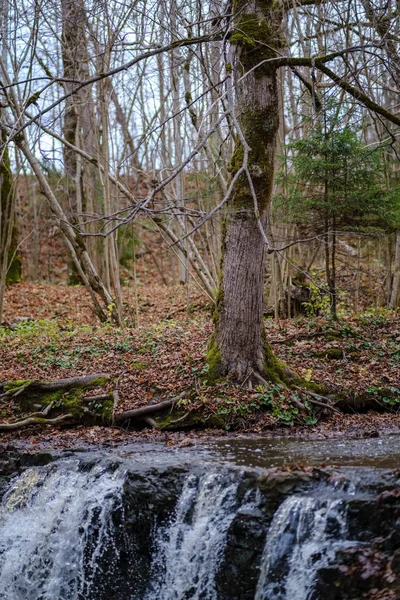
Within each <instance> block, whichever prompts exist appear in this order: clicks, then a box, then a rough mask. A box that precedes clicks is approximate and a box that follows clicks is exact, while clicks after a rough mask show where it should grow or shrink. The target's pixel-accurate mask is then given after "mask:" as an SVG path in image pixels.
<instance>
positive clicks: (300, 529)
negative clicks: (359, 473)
mask: <svg viewBox="0 0 400 600" xmlns="http://www.w3.org/2000/svg"><path fill="white" fill-rule="evenodd" d="M240 479H241V477H240V475H239V474H238V473H237V472H234V471H232V472H218V471H217V472H215V471H213V470H212V469H209V470H208V471H206V472H203V473H201V474H193V473H189V474H188V475H187V476H186V479H185V482H184V485H183V488H182V491H181V494H180V497H179V499H178V501H177V504H176V507H175V510H174V514H173V515H172V516H171V519H170V521H169V523H168V524H167V525H166V526H163V527H161V528H160V527H159V528H158V529H157V528H156V527H154V528H153V536H150V537H151V539H150V540H149V545H150V546H152V545H153V547H154V543H155V547H156V551H155V553H154V554H153V559H152V568H151V569H150V570H151V573H150V572H149V581H151V582H152V584H151V588H150V589H148V591H147V592H145V593H144V594H143V592H140V593H138V592H137V591H135V590H134V589H132V590H130V589H129V590H128V591H125V592H124V595H123V598H122V597H121V598H119V597H117V596H115V598H110V600H127V597H129V600H141V599H144V600H218V590H217V584H216V576H217V574H218V570H219V568H220V565H221V561H222V559H223V556H224V552H225V548H226V538H227V533H228V530H229V527H230V525H231V524H232V522H233V520H234V518H235V517H236V516H237V514H238V511H239V510H241V511H243V510H246V509H247V508H251V509H254V508H256V507H257V506H258V505H259V502H260V497H258V500H257V499H256V500H255V502H254V503H250V504H247V501H246V499H244V500H242V501H240V500H239V499H238V486H239V483H240ZM124 481H125V470H124V469H123V468H122V466H120V467H119V468H117V469H115V470H110V469H108V468H106V467H104V466H102V465H95V466H93V467H92V468H87V469H84V470H82V469H81V468H80V465H79V462H78V461H76V460H67V461H61V462H58V463H54V464H52V465H49V466H47V467H43V468H41V469H35V468H34V469H28V470H27V471H25V473H23V474H22V475H21V476H19V477H17V478H16V479H14V480H13V482H12V483H11V485H10V487H9V489H8V491H7V492H6V494H5V496H4V497H3V499H2V502H1V504H0V599H1V600H87V598H92V597H93V598H94V597H96V595H97V592H96V591H95V586H94V583H93V582H94V580H95V578H96V579H97V583H98V582H99V581H100V585H101V582H102V576H103V572H102V571H101V566H100V565H101V564H102V561H101V560H100V559H101V558H102V557H103V556H104V552H105V551H107V550H108V551H109V554H108V555H107V556H108V557H112V560H113V561H115V565H116V568H117V571H118V564H119V562H120V558H119V554H118V549H117V547H116V546H115V545H114V539H115V537H114V523H113V514H115V511H116V510H119V514H120V515H121V516H122V523H123V518H124V513H123V506H122V494H123V489H124ZM140 510H141V507H140V506H138V511H139V512H140ZM150 514H151V511H150ZM345 534H346V518H345V515H344V505H343V503H342V502H341V501H339V500H320V499H315V498H313V497H308V496H292V497H289V498H287V499H286V500H285V501H284V502H283V503H282V505H281V506H280V507H279V509H278V510H277V512H276V514H275V515H274V518H273V520H272V523H271V525H270V528H269V531H268V534H267V539H266V543H265V548H264V551H263V555H262V558H261V568H260V576H259V581H258V584H257V590H256V594H255V600H310V598H311V597H312V592H313V587H314V584H315V579H316V574H317V571H318V569H319V568H321V567H322V566H324V565H326V564H327V562H328V560H329V557H330V556H331V555H332V554H333V553H334V551H335V547H337V544H338V543H340V541H341V540H344V539H345ZM107 560H108V558H107ZM121 560H123V559H121ZM103 563H104V561H103ZM113 564H114V563H113ZM133 568H134V566H133ZM111 572H112V573H113V574H114V575H115V577H118V573H117V572H116V571H115V573H114V571H113V570H111ZM114 575H113V576H114Z"/></svg>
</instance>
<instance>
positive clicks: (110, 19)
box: [0, 0, 400, 326]
mask: <svg viewBox="0 0 400 600" xmlns="http://www.w3.org/2000/svg"><path fill="white" fill-rule="evenodd" d="M251 4H252V5H255V6H251V7H250V8H249V6H250V5H251ZM278 4H279V16H278V18H279V21H280V32H281V34H282V35H283V36H284V39H283V40H279V44H278V43H277V42H276V39H274V37H273V36H272V37H271V46H272V47H273V50H274V52H273V53H272V54H271V52H270V53H269V54H268V55H267V54H266V52H265V50H263V47H264V46H265V42H262V43H261V42H260V44H261V45H258V42H259V40H258V37H260V39H261V33H260V35H259V36H258V37H257V27H259V28H260V27H261V25H260V23H261V21H260V22H259V23H258V22H257V19H254V18H253V19H250V18H247V17H246V15H247V16H248V15H250V14H253V13H254V14H257V11H260V10H261V11H265V10H275V11H277V10H278V9H277V8H276V6H277V5H278ZM247 5H248V6H247ZM257 5H259V6H257ZM264 5H265V6H264ZM270 5H271V6H270ZM272 5H274V6H275V5H276V6H275V8H274V7H273V6H272ZM260 7H261V8H260ZM399 8H400V7H399V2H398V1H396V0H376V1H372V0H350V1H346V2H343V1H341V0H332V1H331V0H330V1H318V2H311V1H308V0H299V1H296V0H293V1H292V0H287V1H285V2H282V3H273V2H269V1H267V0H266V1H265V2H253V3H251V2H247V3H246V2H233V3H229V2H228V3H226V2H222V1H219V0H210V1H209V2H199V1H196V0H187V1H182V0H165V1H164V0H162V1H161V2H151V1H147V0H140V1H135V0H133V1H132V2H126V3H125V2H119V1H114V0H110V1H109V2H107V3H105V2H103V1H102V0H90V1H87V0H61V2H53V1H52V0H36V1H35V2H28V1H26V2H25V1H24V0H18V2H17V1H13V0H1V2H0V11H1V12H0V16H1V21H0V26H1V59H0V85H1V87H0V127H1V139H2V144H1V155H0V156H1V163H0V176H1V192H2V193H1V203H0V206H1V210H0V321H1V312H2V299H3V293H4V287H5V285H6V284H10V285H11V284H13V283H15V282H18V281H20V280H21V279H22V280H24V281H47V282H51V283H62V284H67V283H68V284H76V283H81V284H84V285H85V286H86V288H87V289H88V290H89V292H90V294H91V298H92V305H93V310H95V312H96V314H97V315H98V316H99V318H100V319H101V320H102V321H107V320H108V321H111V322H115V323H116V324H118V325H124V323H125V324H129V326H132V325H135V324H138V323H139V322H140V302H139V296H140V290H141V289H143V287H145V286H149V285H151V284H152V283H154V282H158V283H162V284H165V285H173V284H177V283H180V284H183V285H187V286H188V290H189V287H190V285H192V284H195V285H196V286H197V287H198V289H199V290H201V291H202V293H204V294H205V295H206V296H207V297H208V299H209V301H210V302H214V301H215V300H216V297H217V292H218V287H219V282H220V264H221V247H222V241H223V235H224V233H223V229H224V222H225V221H226V218H227V213H229V211H230V210H232V208H231V201H232V193H233V187H234V186H233V185H232V181H233V180H235V177H236V176H237V173H238V167H237V166H235V165H234V164H233V162H234V161H232V156H233V154H234V149H235V144H237V143H238V140H239V141H240V140H241V136H242V135H243V128H242V129H241V123H240V115H239V116H238V114H237V113H238V106H239V102H238V99H237V93H238V92H237V90H238V87H240V86H241V85H242V86H246V78H247V79H248V73H249V71H251V70H254V71H255V73H256V78H257V73H259V72H260V73H261V72H262V70H263V68H264V66H265V63H266V62H268V60H272V59H273V60H275V61H279V60H280V61H281V63H280V64H281V65H282V67H280V65H277V68H278V67H279V68H278V70H277V82H278V88H277V89H278V94H277V101H278V103H279V109H278V110H279V115H280V122H279V129H278V139H277V143H276V155H275V158H274V163H275V176H274V183H273V189H272V195H271V197H272V201H271V203H270V204H269V206H268V215H267V219H266V221H265V222H263V223H262V227H263V229H264V233H263V238H264V242H265V245H266V248H267V253H266V262H265V273H266V280H265V300H266V302H265V304H266V309H265V310H266V312H267V314H270V315H272V316H274V317H275V318H276V319H278V318H281V317H293V316H295V315H296V314H298V313H301V312H303V313H304V312H306V313H307V314H317V313H323V312H328V313H329V312H330V313H331V314H332V316H333V317H334V318H336V317H337V316H338V315H339V316H340V315H341V314H345V313H346V312H358V311H360V310H361V309H365V308H367V307H389V308H391V309H395V308H397V307H398V304H399V300H400V293H399V289H400V175H399V166H398V164H399V163H398V160H399V127H398V125H399V122H400V104H399V85H400V84H399V82H400V55H399V45H400V19H399ZM243 40H244V41H243ZM263 44H264V46H263ZM240 45H242V47H246V48H247V51H249V49H250V50H251V46H252V45H253V50H252V52H253V54H254V55H255V63H254V65H255V66H251V68H250V69H249V68H248V65H246V64H245V62H244V61H242V62H243V65H242V66H240V64H239V63H240V61H239V63H238V62H237V60H236V59H235V56H233V54H235V52H236V53H237V49H238V47H239V46H240ZM266 46H268V44H266ZM257 56H258V58H257ZM285 65H286V66H285ZM320 67H321V68H320ZM260 79H261V78H260ZM241 80H243V81H241ZM377 107H378V110H376V109H377ZM239 112H240V111H239ZM247 142H248V145H249V146H250V148H251V147H252V140H250V139H248V140H247ZM242 159H243V157H242ZM242 164H243V165H245V158H244V159H243V163H242ZM253 174H254V176H255V177H257V173H256V171H255V170H254V169H253ZM235 210H236V209H235ZM127 287H128V288H129V289H130V291H131V292H132V290H133V296H132V294H131V296H130V298H131V300H130V302H129V303H128V302H127V300H126V297H125V296H124V289H126V288H127ZM132 298H133V300H132ZM188 302H189V299H188Z"/></svg>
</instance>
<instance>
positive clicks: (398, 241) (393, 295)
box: [389, 231, 400, 310]
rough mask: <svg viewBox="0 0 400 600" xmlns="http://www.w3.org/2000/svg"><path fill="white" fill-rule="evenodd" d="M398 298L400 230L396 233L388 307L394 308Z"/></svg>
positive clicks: (399, 294)
mask: <svg viewBox="0 0 400 600" xmlns="http://www.w3.org/2000/svg"><path fill="white" fill-rule="evenodd" d="M399 299H400V231H398V232H397V234H396V248H395V255H394V272H393V281H392V290H391V294H390V300H389V308H391V309H393V310H394V309H396V308H397V306H398V303H399Z"/></svg>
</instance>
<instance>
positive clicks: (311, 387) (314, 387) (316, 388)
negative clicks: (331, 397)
mask: <svg viewBox="0 0 400 600" xmlns="http://www.w3.org/2000/svg"><path fill="white" fill-rule="evenodd" d="M294 383H295V384H296V386H297V387H301V388H303V390H308V391H309V392H314V394H321V395H322V396H326V394H329V393H330V391H329V389H328V388H327V387H325V386H323V385H321V384H320V383H316V382H315V381H306V380H305V379H302V378H301V377H300V378H299V379H298V380H296V381H295V382H294Z"/></svg>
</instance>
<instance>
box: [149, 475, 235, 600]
mask: <svg viewBox="0 0 400 600" xmlns="http://www.w3.org/2000/svg"><path fill="white" fill-rule="evenodd" d="M238 484H239V480H238V477H237V475H236V476H235V477H234V478H233V476H232V474H221V473H204V474H202V475H200V476H197V475H193V474H192V475H189V476H188V477H187V479H186V482H185V485H184V488H183V491H182V494H181V497H180V499H179V502H178V505H177V508H176V511H175V516H174V517H173V519H172V521H171V523H170V525H169V527H168V528H167V529H166V531H163V532H160V534H159V540H158V541H159V551H158V554H157V555H156V557H155V561H154V566H155V572H156V571H158V572H159V573H161V577H160V576H159V578H158V580H157V581H156V583H155V584H154V585H153V586H152V589H151V591H150V592H149V594H148V596H147V600H184V599H185V600H186V599H189V598H190V599H193V600H198V599H200V598H201V600H216V599H217V597H218V596H217V592H216V588H215V575H216V573H217V570H218V566H219V561H220V559H221V556H222V554H223V551H224V548H225V540H226V535H227V531H228V528H229V526H230V524H231V523H232V521H233V519H234V517H235V515H236V513H237V510H238V500H237V488H238Z"/></svg>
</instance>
